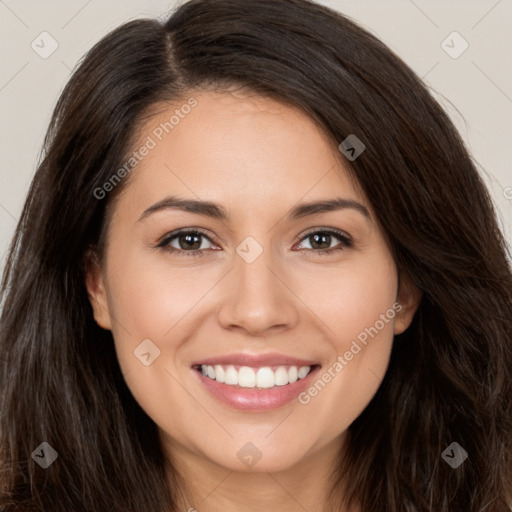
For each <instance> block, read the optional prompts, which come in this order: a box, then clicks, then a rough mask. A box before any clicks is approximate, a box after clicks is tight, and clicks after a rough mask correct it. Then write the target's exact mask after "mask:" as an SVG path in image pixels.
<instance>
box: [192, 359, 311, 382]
mask: <svg viewBox="0 0 512 512" xmlns="http://www.w3.org/2000/svg"><path fill="white" fill-rule="evenodd" d="M310 371H311V366H302V367H300V368H299V367H297V366H288V367H286V366H279V367H278V368H277V369H276V370H275V371H274V370H272V368H271V367H270V366H263V367H261V368H257V369H253V368H250V367H249V366H241V367H240V368H239V370H237V369H236V368H235V367H234V366H233V365H229V366H223V365H219V364H217V365H215V366H210V365H205V364H203V365H201V373H202V374H203V375H204V376H205V377H206V376H207V377H209V378H210V379H214V380H216V381H217V382H223V383H225V384H228V385H229V386H237V385H238V386H240V387H242V388H256V387H257V388H273V387H275V386H285V385H286V384H293V383H294V382H296V381H297V380H298V379H303V378H304V377H306V375H308V374H309V372H310Z"/></svg>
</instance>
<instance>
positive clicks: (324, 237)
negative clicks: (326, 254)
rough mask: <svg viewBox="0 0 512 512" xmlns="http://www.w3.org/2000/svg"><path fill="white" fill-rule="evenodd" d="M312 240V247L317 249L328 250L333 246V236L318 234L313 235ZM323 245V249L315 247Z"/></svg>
mask: <svg viewBox="0 0 512 512" xmlns="http://www.w3.org/2000/svg"><path fill="white" fill-rule="evenodd" d="M311 238H312V239H313V240H314V242H313V243H312V244H311V246H312V247H313V248H315V249H328V248H329V247H330V245H331V235H329V234H326V233H321V234H319V233H317V234H315V235H313V236H312V237H311ZM319 240H320V241H319ZM322 243H323V244H324V246H323V247H315V245H317V246H318V245H322Z"/></svg>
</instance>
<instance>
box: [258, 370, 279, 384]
mask: <svg viewBox="0 0 512 512" xmlns="http://www.w3.org/2000/svg"><path fill="white" fill-rule="evenodd" d="M275 385H276V378H275V376H274V372H273V371H272V369H271V368H268V367H264V368H260V369H259V370H258V373H257V374H256V387H258V388H273V387H274V386H275Z"/></svg>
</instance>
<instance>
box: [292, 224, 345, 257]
mask: <svg viewBox="0 0 512 512" xmlns="http://www.w3.org/2000/svg"><path fill="white" fill-rule="evenodd" d="M336 240H338V241H339V243H338V244H337V245H334V246H333V245H332V244H333V242H335V241H336ZM304 241H307V242H308V243H309V246H310V247H306V249H307V250H308V251H313V252H315V253H320V254H329V253H332V252H333V251H337V250H340V249H345V248H347V247H351V246H352V241H351V239H350V238H349V237H348V236H347V235H346V234H345V233H343V232H342V231H337V230H333V229H327V230H316V231H311V232H310V233H307V234H306V235H305V236H304V237H303V238H302V239H301V244H303V243H304Z"/></svg>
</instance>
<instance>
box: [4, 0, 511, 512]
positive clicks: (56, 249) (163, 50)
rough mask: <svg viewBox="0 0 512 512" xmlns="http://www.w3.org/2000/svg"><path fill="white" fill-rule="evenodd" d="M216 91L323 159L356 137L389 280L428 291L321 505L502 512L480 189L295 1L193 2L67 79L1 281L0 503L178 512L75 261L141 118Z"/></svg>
mask: <svg viewBox="0 0 512 512" xmlns="http://www.w3.org/2000/svg"><path fill="white" fill-rule="evenodd" d="M230 86H236V87H241V88H244V89H246V90H248V91H251V92H253V93H256V94H259V95H262V96H267V97H270V98H274V99H277V100H279V101H281V102H283V103H288V104H291V105H294V106H295V107H298V108H300V109H301V110H302V111H303V112H305V113H306V114H307V115H308V116H309V117H310V118H311V119H312V120H314V121H315V122H317V123H318V124H319V125H320V126H321V127H322V129H323V130H324V131H325V133H326V134H327V135H328V137H329V138H330V139H331V140H332V142H333V144H335V145H338V144H339V143H340V142H341V141H343V140H344V139H345V138H346V137H347V136H348V135H349V134H356V136H357V137H358V138H359V139H360V140H362V141H363V142H364V144H365V146H366V150H365V152H364V153H363V154H362V155H361V157H359V158H358V159H357V160H354V161H353V162H349V161H347V162H346V166H347V168H348V170H349V172H350V173H351V174H352V175H353V177H354V178H355V180H356V181H357V183H358V184H359V185H360V186H361V188H362V190H363V191H364V193H365V194H366V197H367V198H368V200H369V202H370V203H371V205H372V208H373V209H374V211H375V212H376V214H377V217H378V218H379V221H380V223H381V225H382V228H383V230H384V232H385V235H386V236H387V238H388V239H389V242H390V247H391V250H392V253H393V256H394V259H395V262H396V265H397V268H398V270H399V272H400V273H406V274H407V275H408V276H410V278H411V279H412V281H413V282H414V283H415V284H416V286H418V287H419V288H420V289H421V291H422V293H423V296H422V301H421V304H420V306H419V308H418V310H417V313H416V316H415V318H414V321H413V323H412V325H411V326H410V328H409V329H408V330H407V331H406V332H405V333H404V334H402V335H399V336H396V337H395V340H394V345H393V350H392V354H391V360H390V364H389V368H388V371H387V373H386V376H385V378H384V380H383V382H382V383H381V386H380V388H379V390H378V391H377V393H376V395H375V396H374V397H373V399H372V400H371V402H370V403H369V404H368V406H367V407H366V409H365V410H364V411H363V413H362V414H361V415H360V416H359V417H358V418H357V419H356V420H355V421H354V422H353V423H352V424H351V426H350V428H349V433H350V436H349V440H350V442H349V444H348V447H347V451H345V452H343V453H340V456H339V467H338V470H337V472H336V473H334V474H333V475H332V485H331V489H332V491H331V494H330V500H331V503H332V504H333V505H332V507H333V509H334V508H335V507H338V508H337V510H339V507H341V505H336V506H335V505H334V504H335V503H340V504H342V505H343V507H345V508H346V509H347V510H351V508H352V507H353V506H356V505H360V506H361V509H362V510H363V511H364V512H427V511H428V512H433V511H436V512H480V511H483V510H485V512H505V511H508V510H509V507H510V505H511V502H512V491H511V482H512V469H511V468H512V406H511V403H512V377H511V369H512V341H511V340H512V275H511V269H510V264H509V261H508V260H507V256H509V253H508V252H507V246H506V242H505V240H504V237H503V235H502V233H501V232H500V229H499V226H498V223H497V221H496V213H495V210H494V206H493V204H492V201H491V199H490V196H489V193H488V191H487V189H486V187H485V185H484V183H483V181H482V179H481V177H480V176H479V173H478V171H477V167H476V164H475V162H474V161H473V159H472V157H471V156H470V154H469V151H468V150H467V148H466V147H465V145H464V143H463V141H462V139H461V137H460V135H459V134H458V132H457V131H456V129H455V128H454V126H453V124H452V123H451V121H450V119H449V118H448V116H447V114H446V113H445V112H444V111H443V109H442V108H441V106H440V105H439V104H438V103H437V102H436V101H435V100H434V99H433V97H432V96H431V94H430V92H429V91H428V89H427V87H426V86H425V85H424V84H423V83H422V81H421V80H420V79H419V78H418V76H417V75H416V74H415V73H413V72H412V71H411V70H410V69H409V68H408V67H407V66H406V65H405V64H404V62H403V61H402V60H401V59H400V58H399V57H397V56H396V55H395V54H394V53H393V52H392V51H391V50H390V49H389V48H388V47H386V46H385V45H384V44H383V43H382V42H381V41H380V40H378V39H377V38H376V37H374V36H373V35H371V34H370V33H369V32H368V31H366V30H364V29H363V28H361V27H360V26H358V25H357V24H356V23H354V22H353V21H351V20H350V19H348V18H347V17H346V16H344V15H342V14H340V13H338V12H335V11H333V10H331V9H329V8H327V7H324V6H321V5H319V4H316V3H314V2H312V1H309V0H280V1H275V0H244V1H239V0H191V1H188V2H186V3H184V4H183V5H181V6H180V7H179V8H177V9H176V10H175V11H174V12H172V13H171V15H170V17H169V18H168V19H167V20H165V21H158V20H151V19H142V20H135V21H131V22H129V23H126V24H123V25H122V26H120V27H119V28H117V29H116V30H114V31H112V32H111V33H110V34H108V35H107V36H106V37H104V38H103V39H101V40H100V41H99V42H98V43H97V44H96V45H95V46H94V47H93V48H92V49H91V50H90V51H89V52H88V54H87V55H86V56H85V58H84V59H83V60H82V61H81V62H80V64H79V66H78V67H77V69H76V70H75V71H74V73H73V75H72V77H71V79H70V80H69V82H68V84H67V86H66V87H65V89H64V91H63V92H62V94H61V96H60V98H59V100H58V103H57V105H56V107H55V110H54V113H53V116H52V119H51V122H50V126H49V129H48V133H47V136H46V138H45V144H44V151H43V153H42V156H41V160H40V163H39V166H38V169H37V171H36V173H35V177H34V179H33V182H32V184H31V187H30V191H29V193H28V197H27V199H26V202H25V205H24V208H23V212H22V215H21V218H20V221H19V224H18V226H17V229H16V233H15V236H14V239H13V242H12V245H11V250H10V253H9V257H8V261H7V264H6V267H5V271H4V276H3V281H2V290H1V301H2V312H1V318H0V363H1V367H0V368H1V371H0V386H1V396H0V415H1V416H0V507H3V510H5V512H15V511H23V512H31V511H44V512H50V511H51V512H118V511H119V512H121V511H122V512H126V511H130V512H138V511H141V512H142V511H144V512H164V511H165V512H168V511H170V510H173V511H174V510H176V507H177V503H178V496H179V494H180V485H179V479H178V477H177V474H176V470H174V469H173V466H172V463H171V464H169V465H167V461H166V459H165V457H164V455H163V453H162V450H161V446H160V445H159V443H158V441H157V439H158V436H157V427H156V425H155V424H154V422H153V421H152V420H151V419H150V418H149V417H148V416H147V415H146V414H145V412H144V411H143V410H142V409H141V407H140V406H139V405H138V404H137V403H136V401H135V400H134V398H133V397H132V395H131V393H130V391H129V390H128V388H127V386H126V384H125V382H124V379H123V376H122V374H121V371H120V367H119V364H118V361H117V358H116V353H115V350H114V345H113V339H112V335H111V333H110V332H109V331H105V330H103V329H101V328H100V327H98V326H97V324H96V323H95V322H94V319H93V315H92V309H91V306H90V303H89V301H88V296H87V292H86V288H85V278H84V272H85V268H84V255H85V254H86V251H87V250H88V248H89V247H91V246H93V247H94V246H96V247H97V246H98V244H99V245H101V240H102V237H103V236H104V234H105V229H106V225H107V224H108V219H109V215H108V212H109V209H111V207H112V205H113V204H114V200H115V198H116V196H117V195H118V194H119V192H120V191H121V190H122V189H123V187H124V186H126V183H127V181H128V180H127V179H125V180H124V181H123V182H122V183H121V184H120V185H119V186H118V187H116V189H115V190H114V191H112V192H111V193H110V194H108V196H107V197H106V198H104V199H97V197H96V196H95V194H94V191H95V190H96V189H97V188H98V187H101V186H102V184H104V183H105V182H107V181H108V179H109V178H110V177H111V176H112V174H113V172H115V170H116V169H118V168H119V167H120V166H121V165H122V162H124V161H125V157H126V155H127V154H128V153H129V151H130V146H131V144H132V143H133V140H134V139H133V137H134V136H135V134H136V131H137V127H138V126H140V123H141V120H142V119H144V117H145V116H147V115H148V113H150V112H151V111H152V108H153V107H154V106H155V105H158V104H159V103H161V102H163V101H175V100H177V99H180V98H186V97H187V94H188V92H189V91H191V90H206V89H207V88H210V87H215V88H218V89H220V90H222V89H226V88H228V87H230ZM134 172H136V170H135V171H134ZM43 441H46V442H48V443H49V444H50V445H51V446H53V447H54V448H55V449H56V450H57V452H58V460H57V462H56V463H54V464H52V465H51V466H50V467H48V468H47V469H45V470H43V469H42V468H40V467H39V466H38V465H37V464H36V462H35V460H34V459H33V458H32V455H31V454H32V453H33V452H34V450H35V449H36V448H37V447H38V446H40V444H41V443H42V442H43ZM453 442H457V443H458V444H459V445H460V446H461V447H463V448H464V450H466V452H467V453H468V455H469V458H468V460H467V461H465V462H464V463H463V464H462V465H460V466H459V467H457V468H455V469H454V468H452V467H450V465H449V464H447V463H446V462H445V461H444V460H443V457H442V454H443V451H444V450H445V449H446V448H447V447H448V446H449V445H450V444H451V443H453ZM342 476H343V479H342ZM342 482H344V483H343V484H342Z"/></svg>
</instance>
